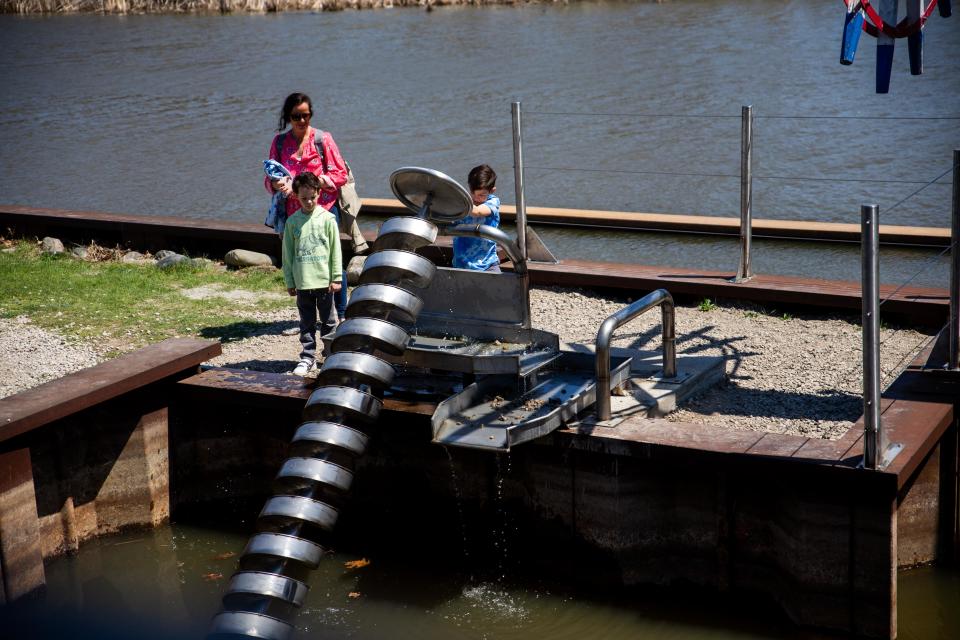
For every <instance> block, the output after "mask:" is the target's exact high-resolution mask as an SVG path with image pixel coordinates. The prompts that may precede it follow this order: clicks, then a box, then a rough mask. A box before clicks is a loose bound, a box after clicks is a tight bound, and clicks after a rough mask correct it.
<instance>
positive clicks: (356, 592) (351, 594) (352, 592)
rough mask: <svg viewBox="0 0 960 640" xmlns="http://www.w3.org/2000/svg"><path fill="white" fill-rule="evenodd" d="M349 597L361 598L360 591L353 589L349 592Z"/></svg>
mask: <svg viewBox="0 0 960 640" xmlns="http://www.w3.org/2000/svg"><path fill="white" fill-rule="evenodd" d="M347 597H348V598H359V597H360V592H359V591H351V592H350V593H348V594H347Z"/></svg>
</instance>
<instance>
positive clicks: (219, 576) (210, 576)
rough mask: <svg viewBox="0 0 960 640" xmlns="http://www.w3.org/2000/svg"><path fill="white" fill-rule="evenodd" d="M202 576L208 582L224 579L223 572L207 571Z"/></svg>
mask: <svg viewBox="0 0 960 640" xmlns="http://www.w3.org/2000/svg"><path fill="white" fill-rule="evenodd" d="M200 577H201V578H203V579H204V580H206V581H207V582H214V581H215V580H223V574H222V573H205V574H203V575H202V576H200Z"/></svg>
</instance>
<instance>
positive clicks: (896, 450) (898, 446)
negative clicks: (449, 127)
mask: <svg viewBox="0 0 960 640" xmlns="http://www.w3.org/2000/svg"><path fill="white" fill-rule="evenodd" d="M901 451H903V444H902V443H900V442H891V443H890V444H888V445H887V448H886V449H884V451H883V455H882V456H880V466H879V467H878V468H877V471H881V470H883V469H886V468H887V467H888V466H890V463H891V462H893V459H894V458H896V457H897V456H898V455H899V454H900V452H901ZM864 468H865V467H864V466H863V458H861V459H860V463H859V464H858V465H857V469H864Z"/></svg>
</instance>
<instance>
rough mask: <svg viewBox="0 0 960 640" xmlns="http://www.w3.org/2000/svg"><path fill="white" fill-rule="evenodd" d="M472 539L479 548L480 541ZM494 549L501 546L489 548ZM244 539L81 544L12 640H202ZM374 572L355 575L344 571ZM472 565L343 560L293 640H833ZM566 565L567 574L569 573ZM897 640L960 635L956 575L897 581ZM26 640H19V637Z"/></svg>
mask: <svg viewBox="0 0 960 640" xmlns="http://www.w3.org/2000/svg"><path fill="white" fill-rule="evenodd" d="M473 535H474V537H478V536H480V535H483V534H482V532H473ZM490 537H491V538H494V537H495V536H494V535H492V534H491V535H490ZM246 540H247V536H246V535H245V534H243V533H238V532H230V531H223V530H212V529H208V528H205V527H202V526H197V525H186V524H179V525H174V526H172V527H162V528H160V529H156V530H153V531H143V532H131V533H127V534H122V535H117V536H111V537H107V538H102V539H100V540H95V541H91V542H88V543H85V544H84V545H83V546H82V547H81V550H80V553H79V554H78V555H76V556H72V557H64V558H60V559H58V560H55V561H53V562H51V563H48V564H47V568H46V577H47V592H46V596H45V598H43V599H42V600H38V601H33V602H27V603H25V604H23V605H18V606H17V607H16V608H11V609H8V610H7V611H4V610H3V609H2V608H0V624H3V625H4V629H5V630H6V631H7V632H9V633H10V634H11V635H9V636H5V637H11V638H14V637H16V638H26V637H30V638H36V639H37V640H54V639H57V640H59V639H60V638H74V639H78V640H94V639H96V640H127V639H129V638H137V639H138V640H173V639H177V640H182V639H184V638H200V637H202V636H203V634H204V632H205V631H206V629H207V626H208V625H209V622H210V619H211V618H212V617H213V615H214V614H215V613H216V612H217V611H218V610H219V607H220V598H221V596H222V595H223V590H224V588H225V585H226V583H227V581H228V580H229V578H230V575H231V574H232V573H233V571H234V570H235V568H236V561H237V558H236V554H237V553H239V552H240V551H241V550H242V549H243V545H244V544H245V542H246ZM360 559H367V560H369V561H370V564H369V565H367V566H365V567H362V568H360V569H349V568H347V567H346V566H345V563H346V562H349V561H356V560H360ZM461 561H462V558H457V557H450V556H449V555H448V554H444V555H437V556H431V555H430V554H426V553H422V550H418V551H417V552H416V553H410V554H400V555H399V556H396V555H394V556H384V555H376V554H374V555H370V553H369V550H368V549H363V548H358V549H344V550H340V551H338V552H336V553H333V554H331V555H327V556H325V557H324V559H323V561H322V562H321V564H320V568H319V569H318V570H317V571H314V572H312V573H311V574H310V594H309V596H308V598H307V601H306V602H305V604H304V607H303V610H302V611H301V612H300V614H299V615H298V616H297V618H296V625H297V628H298V629H299V633H298V635H297V637H299V638H312V639H320V638H323V639H332V638H337V639H339V638H358V639H360V640H379V639H384V640H402V639H408V638H409V639H410V640H448V639H463V640H466V639H478V640H479V639H490V640H529V639H531V638H558V639H564V638H570V639H575V638H576V639H579V638H603V639H604V640H632V639H636V638H658V639H660V638H665V639H670V640H702V639H705V638H715V639H717V640H766V639H770V640H772V639H774V638H778V639H784V638H786V639H796V640H814V639H816V640H828V639H829V638H830V637H831V636H829V635H823V634H818V633H815V632H813V631H810V630H804V629H798V628H796V627H794V626H793V625H792V624H791V623H790V622H789V621H788V620H787V619H786V617H785V616H784V615H783V614H782V613H780V612H779V611H778V609H777V607H776V606H775V605H773V604H771V603H770V602H768V601H766V600H764V599H763V598H761V597H758V596H745V595H744V594H733V595H730V594H727V595H724V594H716V593H713V592H706V591H696V590H693V591H691V590H677V589H675V588H674V589H667V588H657V589H647V590H632V591H621V592H616V591H613V592H610V591H600V590H597V589H589V588H586V587H585V585H571V584H557V583H546V582H543V581H540V580H536V579H532V578H529V577H526V578H525V577H519V576H514V575H513V574H512V572H510V569H511V568H512V566H513V563H512V562H506V563H498V566H497V568H496V569H497V571H498V572H499V571H502V570H503V569H504V568H505V567H504V565H506V569H507V574H506V577H502V576H498V575H488V576H479V575H476V574H474V575H470V574H469V573H465V572H463V571H462V570H460V567H461V566H462V562H461ZM562 561H563V559H562V558H558V562H562ZM898 590H899V593H898V621H899V638H900V639H901V640H948V639H952V638H956V637H958V634H960V612H958V611H957V607H956V604H957V602H960V575H958V574H957V573H956V572H950V571H947V570H944V569H937V568H925V569H917V570H914V571H909V572H901V573H900V576H899V583H898ZM21 634H22V635H21Z"/></svg>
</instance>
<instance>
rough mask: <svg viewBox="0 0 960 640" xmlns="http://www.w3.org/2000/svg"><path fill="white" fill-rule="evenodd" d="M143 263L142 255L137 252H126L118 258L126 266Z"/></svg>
mask: <svg viewBox="0 0 960 640" xmlns="http://www.w3.org/2000/svg"><path fill="white" fill-rule="evenodd" d="M143 261H144V255H143V254H142V253H140V252H139V251H127V252H126V253H125V254H123V256H122V257H121V258H120V262H125V263H127V264H139V263H141V262H143Z"/></svg>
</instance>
